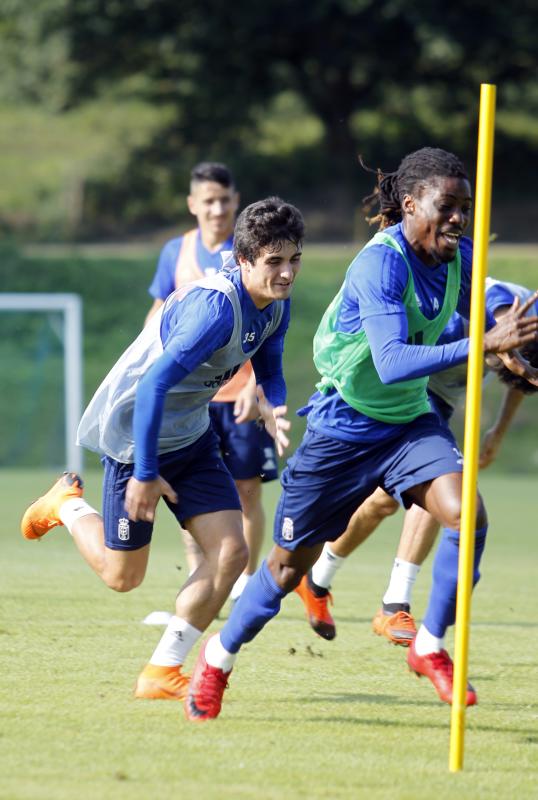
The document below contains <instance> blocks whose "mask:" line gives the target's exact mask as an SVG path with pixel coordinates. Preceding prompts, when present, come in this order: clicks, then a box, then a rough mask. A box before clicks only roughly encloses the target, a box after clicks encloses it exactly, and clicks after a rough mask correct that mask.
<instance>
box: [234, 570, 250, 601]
mask: <svg viewBox="0 0 538 800" xmlns="http://www.w3.org/2000/svg"><path fill="white" fill-rule="evenodd" d="M251 578H252V575H247V573H246V572H243V573H241V575H240V576H239V577H238V579H237V580H236V582H235V583H234V585H233V586H232V591H231V592H230V598H231V599H232V600H237V598H238V597H241V595H242V593H243V589H244V588H245V586H246V585H247V583H248V582H249V580H250V579H251Z"/></svg>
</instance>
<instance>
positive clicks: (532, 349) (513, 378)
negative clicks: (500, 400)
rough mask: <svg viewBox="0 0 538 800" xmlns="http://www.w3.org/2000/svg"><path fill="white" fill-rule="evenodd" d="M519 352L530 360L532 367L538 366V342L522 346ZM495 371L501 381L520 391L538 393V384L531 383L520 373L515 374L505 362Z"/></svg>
mask: <svg viewBox="0 0 538 800" xmlns="http://www.w3.org/2000/svg"><path fill="white" fill-rule="evenodd" d="M519 352H520V354H521V355H522V356H523V358H524V359H525V360H526V361H528V362H529V364H530V365H531V367H538V342H531V343H530V344H526V345H525V346H524V347H522V348H520V350H519ZM495 372H496V374H497V376H498V378H499V380H500V381H502V382H503V383H505V384H506V385H507V386H512V387H513V388H514V389H518V390H519V391H520V392H523V394H536V392H538V386H533V385H532V383H529V382H528V381H527V380H525V378H522V377H521V376H520V375H514V373H513V372H510V370H509V369H508V367H505V366H504V364H503V365H502V366H501V367H499V368H498V369H496V370H495Z"/></svg>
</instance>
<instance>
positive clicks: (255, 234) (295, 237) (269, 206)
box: [234, 197, 305, 264]
mask: <svg viewBox="0 0 538 800" xmlns="http://www.w3.org/2000/svg"><path fill="white" fill-rule="evenodd" d="M304 232H305V226H304V220H303V216H302V214H301V212H300V211H299V209H298V208H295V206H292V205H290V204H289V203H285V202H284V200H281V199H280V197H267V198H266V199H265V200H259V201H258V202H257V203H252V205H250V206H247V207H246V208H245V209H243V211H242V212H241V214H240V215H239V216H238V218H237V222H236V224H235V230H234V257H235V260H236V262H237V263H239V258H244V259H246V260H247V261H248V262H249V263H250V264H253V263H254V261H255V260H256V259H257V257H258V256H259V254H260V252H261V251H262V250H264V249H266V250H269V251H271V250H274V251H277V250H278V249H279V247H280V243H281V242H283V241H288V242H292V243H293V244H295V245H297V247H300V245H301V244H302V241H303V239H304Z"/></svg>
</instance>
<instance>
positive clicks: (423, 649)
mask: <svg viewBox="0 0 538 800" xmlns="http://www.w3.org/2000/svg"><path fill="white" fill-rule="evenodd" d="M444 647H445V638H444V636H443V638H442V639H439V638H438V637H437V636H434V635H433V633H430V632H429V630H428V629H427V628H425V627H424V625H421V626H420V628H419V629H418V633H417V635H416V637H415V650H416V652H417V655H419V656H426V655H428V653H440V652H441V650H444Z"/></svg>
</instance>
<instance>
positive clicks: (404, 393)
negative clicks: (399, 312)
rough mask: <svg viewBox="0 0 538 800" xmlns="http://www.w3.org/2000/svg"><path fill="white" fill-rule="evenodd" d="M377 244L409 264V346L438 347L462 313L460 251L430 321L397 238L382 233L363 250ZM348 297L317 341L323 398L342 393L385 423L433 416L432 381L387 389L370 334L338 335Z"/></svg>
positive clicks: (336, 303) (331, 312)
mask: <svg viewBox="0 0 538 800" xmlns="http://www.w3.org/2000/svg"><path fill="white" fill-rule="evenodd" d="M374 244H383V245H385V246H386V247H391V248H392V249H393V250H396V252H397V253H399V254H400V256H401V257H402V258H403V260H404V261H405V263H406V266H407V273H408V279H407V285H406V287H405V292H404V295H403V303H404V305H405V311H406V314H407V324H408V329H409V330H408V335H409V339H408V342H409V343H411V344H424V345H432V344H435V343H436V342H437V340H438V338H439V336H440V335H441V332H442V331H443V329H444V328H445V326H446V324H447V322H448V320H449V319H450V316H451V315H452V313H453V312H454V310H455V309H456V304H457V301H458V296H459V291H460V280H461V255H460V251H459V249H458V252H457V254H456V258H455V259H454V260H453V261H451V262H450V263H449V264H448V272H447V285H446V290H445V297H444V301H443V306H442V308H441V310H440V312H439V314H438V315H437V316H436V317H434V319H431V320H430V319H426V317H425V316H424V314H422V312H421V311H420V309H419V307H418V304H417V301H416V297H415V284H414V281H413V273H412V271H411V265H410V263H409V260H408V258H407V256H406V254H405V252H404V251H403V249H402V248H401V246H400V245H399V244H398V242H397V241H396V239H394V238H393V237H392V236H391V235H390V234H388V233H385V232H383V231H379V232H378V233H376V235H375V236H374V237H373V238H372V239H370V241H369V242H368V243H367V244H366V245H365V247H364V248H363V250H366V248H368V247H371V246H372V245H374ZM361 252H362V251H361ZM343 293H344V285H342V287H341V289H340V291H339V292H338V294H337V295H336V297H335V298H334V300H333V301H332V303H331V304H330V306H329V307H328V308H327V310H326V312H325V314H324V315H323V317H322V320H321V322H320V324H319V327H318V330H317V332H316V335H315V337H314V364H315V365H316V369H317V370H318V372H319V374H320V375H321V381H319V383H317V384H316V387H317V389H319V391H320V392H323V393H326V392H328V391H330V390H331V389H336V390H337V392H338V393H339V394H340V396H341V397H342V398H343V399H344V400H345V402H346V403H347V404H348V405H350V406H351V407H352V408H355V409H356V410H357V411H360V412H361V413H362V414H366V415H367V416H369V417H372V418H373V419H377V420H380V421H381V422H389V423H392V424H397V423H402V422H410V421H411V420H413V419H415V418H416V417H418V416H420V415H421V414H427V413H428V412H429V411H430V406H429V403H428V396H427V393H426V387H427V385H428V376H424V377H423V378H413V379H412V380H409V381H399V382H398V383H394V384H390V385H386V384H383V383H382V382H381V380H380V378H379V375H378V373H377V370H376V368H375V366H374V363H373V360H372V354H371V351H370V345H369V344H368V340H367V338H366V334H365V333H364V330H361V331H359V332H358V333H344V332H343V331H339V330H337V327H336V326H337V321H338V318H339V314H340V306H341V305H342V298H343Z"/></svg>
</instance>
